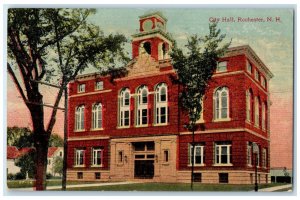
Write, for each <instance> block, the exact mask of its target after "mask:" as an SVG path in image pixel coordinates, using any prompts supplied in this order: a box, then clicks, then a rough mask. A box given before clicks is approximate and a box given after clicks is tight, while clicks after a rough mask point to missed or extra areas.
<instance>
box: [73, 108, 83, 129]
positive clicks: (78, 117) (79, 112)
mask: <svg viewBox="0 0 300 200" xmlns="http://www.w3.org/2000/svg"><path fill="white" fill-rule="evenodd" d="M84 112H85V106H84V105H80V106H78V107H76V110H75V127H74V131H75V132H83V131H85V124H84V123H85V122H84V118H85V116H84V114H85V113H84Z"/></svg>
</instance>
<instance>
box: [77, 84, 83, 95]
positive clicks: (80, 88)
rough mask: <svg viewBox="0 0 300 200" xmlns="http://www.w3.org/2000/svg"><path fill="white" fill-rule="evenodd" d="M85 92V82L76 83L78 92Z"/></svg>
mask: <svg viewBox="0 0 300 200" xmlns="http://www.w3.org/2000/svg"><path fill="white" fill-rule="evenodd" d="M82 92H85V84H79V85H78V93H82Z"/></svg>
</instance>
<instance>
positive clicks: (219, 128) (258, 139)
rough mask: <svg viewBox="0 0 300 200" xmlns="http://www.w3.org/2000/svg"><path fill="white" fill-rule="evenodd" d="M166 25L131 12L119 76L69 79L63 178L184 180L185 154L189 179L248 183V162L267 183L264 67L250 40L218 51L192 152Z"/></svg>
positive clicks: (160, 17)
mask: <svg viewBox="0 0 300 200" xmlns="http://www.w3.org/2000/svg"><path fill="white" fill-rule="evenodd" d="M166 25H167V19H166V18H165V17H164V16H163V15H162V14H161V13H152V14H147V15H144V16H140V20H139V26H140V28H139V31H140V32H139V33H137V34H135V35H133V39H132V56H133V58H132V61H131V62H130V63H129V64H128V74H127V75H126V76H124V77H122V78H116V79H114V80H113V81H111V77H110V76H101V75H100V74H86V75H80V76H78V77H77V78H76V80H75V81H73V82H71V83H70V84H69V110H68V118H69V124H68V138H67V140H68V163H67V179H68V180H83V181H99V180H102V181H103V180H106V181H107V180H112V181H120V180H123V181H126V180H136V179H148V180H150V181H153V182H190V180H191V166H192V163H191V162H192V159H191V156H192V151H194V152H195V153H194V159H193V160H194V166H195V170H194V172H195V181H197V182H202V183H230V184H253V183H254V180H255V177H254V175H255V168H256V167H257V168H258V183H268V182H270V174H269V172H270V123H269V119H270V114H269V110H270V109H269V108H270V100H269V99H270V96H269V80H270V79H271V78H272V76H273V75H272V73H271V72H270V71H269V69H268V68H267V67H266V66H265V64H264V63H263V62H262V61H261V59H260V58H259V57H258V55H257V54H256V53H255V52H254V51H253V50H252V49H251V47H250V46H248V45H245V46H238V47H232V48H230V49H228V51H227V53H226V54H225V55H224V56H223V57H222V58H221V59H220V60H219V63H218V67H217V69H216V71H215V73H214V75H213V77H212V80H211V81H210V83H209V87H208V88H207V90H206V93H205V97H204V99H203V101H202V105H203V113H202V116H201V119H199V120H198V123H197V124H198V129H197V130H196V131H195V143H196V145H195V148H194V149H192V146H191V143H192V134H191V132H190V131H188V130H187V129H186V128H185V124H186V123H187V122H188V116H187V114H186V112H184V111H183V110H182V109H181V107H180V104H179V95H180V91H181V90H182V88H181V87H180V86H179V85H178V84H176V83H175V82H174V81H173V80H174V79H176V77H177V75H176V71H175V70H174V69H173V66H172V64H171V60H170V57H169V55H168V52H169V51H170V49H172V45H173V42H172V39H171V38H170V37H169V34H168V33H167V26H166ZM253 144H257V145H258V146H257V148H256V151H257V153H255V152H254V148H253V146H254V145H253ZM254 153H255V154H254ZM255 165H256V166H255Z"/></svg>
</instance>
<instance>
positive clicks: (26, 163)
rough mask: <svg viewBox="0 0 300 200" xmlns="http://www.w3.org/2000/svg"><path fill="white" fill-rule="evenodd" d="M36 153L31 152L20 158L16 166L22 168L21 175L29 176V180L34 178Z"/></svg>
mask: <svg viewBox="0 0 300 200" xmlns="http://www.w3.org/2000/svg"><path fill="white" fill-rule="evenodd" d="M35 155H36V153H35V151H33V150H32V151H30V152H29V153H26V154H24V155H23V156H22V157H20V158H18V160H17V161H16V166H18V167H20V168H21V173H22V174H23V175H25V177H26V174H28V177H29V178H34V177H35V176H34V175H35V170H36V163H35Z"/></svg>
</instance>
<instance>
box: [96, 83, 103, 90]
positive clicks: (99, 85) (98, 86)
mask: <svg viewBox="0 0 300 200" xmlns="http://www.w3.org/2000/svg"><path fill="white" fill-rule="evenodd" d="M96 90H103V81H97V82H96Z"/></svg>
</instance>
